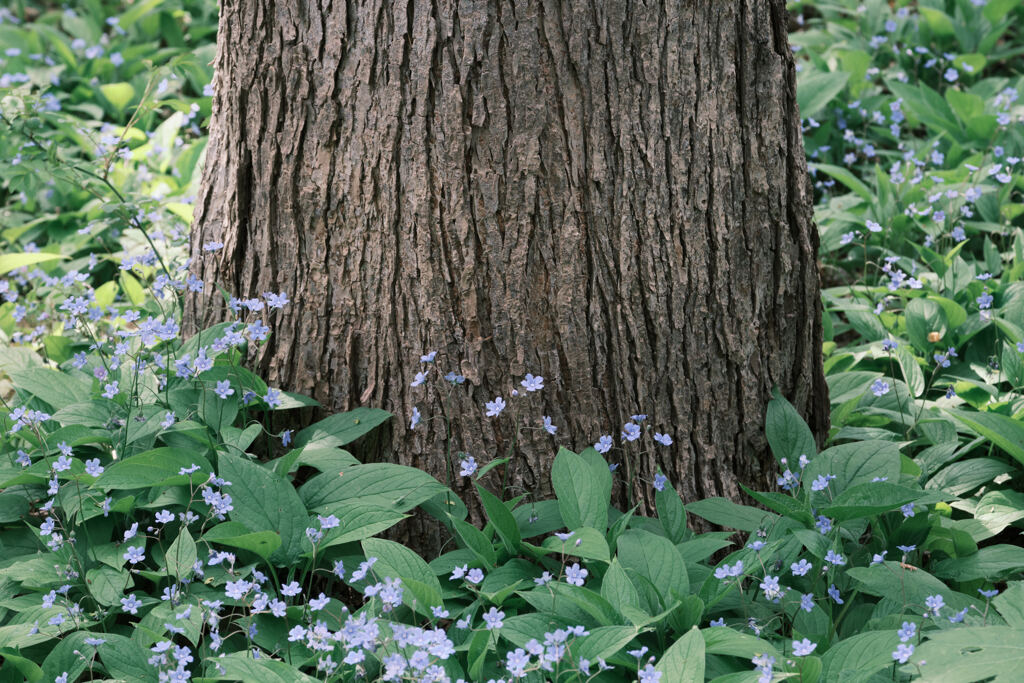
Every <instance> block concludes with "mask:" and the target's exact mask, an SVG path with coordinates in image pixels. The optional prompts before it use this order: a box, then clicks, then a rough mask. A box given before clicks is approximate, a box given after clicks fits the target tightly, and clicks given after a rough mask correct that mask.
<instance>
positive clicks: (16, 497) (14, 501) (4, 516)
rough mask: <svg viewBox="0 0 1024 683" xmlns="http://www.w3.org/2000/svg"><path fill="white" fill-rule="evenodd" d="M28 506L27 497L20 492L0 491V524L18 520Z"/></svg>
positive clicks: (26, 510) (26, 511)
mask: <svg viewBox="0 0 1024 683" xmlns="http://www.w3.org/2000/svg"><path fill="white" fill-rule="evenodd" d="M29 507H30V504H29V501H28V498H26V497H25V496H23V495H22V494H20V493H0V524H6V523H10V522H16V521H18V520H19V519H21V518H22V517H24V516H25V514H26V513H28V510H29Z"/></svg>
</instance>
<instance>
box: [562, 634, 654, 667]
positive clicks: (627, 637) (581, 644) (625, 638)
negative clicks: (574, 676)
mask: <svg viewBox="0 0 1024 683" xmlns="http://www.w3.org/2000/svg"><path fill="white" fill-rule="evenodd" d="M636 635H637V630H636V628H635V627H633V626H598V627H597V628H595V629H591V631H590V635H588V636H583V637H582V638H580V639H578V640H576V641H574V642H573V644H572V645H571V646H570V649H571V650H572V653H573V655H575V656H574V657H573V659H574V661H579V659H580V658H583V659H586V660H588V661H591V662H594V661H597V660H598V659H608V658H610V657H611V656H612V655H614V654H615V653H616V652H618V651H619V650H621V649H622V648H624V647H625V646H626V645H628V644H629V643H630V641H632V640H633V638H635V637H636Z"/></svg>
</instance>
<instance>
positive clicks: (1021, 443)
mask: <svg viewBox="0 0 1024 683" xmlns="http://www.w3.org/2000/svg"><path fill="white" fill-rule="evenodd" d="M946 412H947V413H949V414H950V415H952V416H953V417H955V418H956V419H957V420H959V421H960V422H962V423H963V424H965V425H967V426H968V427H969V428H970V429H971V430H972V431H974V432H975V433H976V434H978V435H979V436H983V437H985V438H986V439H988V440H989V441H991V442H992V443H994V444H995V445H996V446H999V448H1002V449H1003V450H1004V451H1006V453H1007V454H1009V455H1010V456H1011V457H1013V458H1014V459H1016V460H1017V462H1019V463H1021V464H1022V465H1024V425H1021V423H1020V422H1018V421H1017V420H1014V419H1013V418H1010V417H1007V416H1005V415H1000V414H999V413H982V412H971V413H968V412H966V411H961V410H947V411H946Z"/></svg>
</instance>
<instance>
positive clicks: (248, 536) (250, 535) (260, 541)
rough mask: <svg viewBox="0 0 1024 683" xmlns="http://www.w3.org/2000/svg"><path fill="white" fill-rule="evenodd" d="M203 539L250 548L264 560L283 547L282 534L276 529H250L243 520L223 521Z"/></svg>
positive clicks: (240, 548) (239, 547)
mask: <svg viewBox="0 0 1024 683" xmlns="http://www.w3.org/2000/svg"><path fill="white" fill-rule="evenodd" d="M203 540H205V541H206V542H208V543H218V544H220V545H226V546H228V547H229V548H238V549H239V550H248V551H249V552H251V553H255V554H257V555H259V556H260V557H262V558H263V559H264V560H266V559H267V558H269V557H270V556H271V555H272V554H273V553H274V551H275V550H277V549H278V548H279V547H281V535H280V534H278V533H277V532H276V531H250V530H249V527H247V526H245V525H244V524H242V523H241V522H221V523H220V524H218V525H217V526H215V527H213V528H212V529H210V530H209V531H207V532H206V533H205V534H203Z"/></svg>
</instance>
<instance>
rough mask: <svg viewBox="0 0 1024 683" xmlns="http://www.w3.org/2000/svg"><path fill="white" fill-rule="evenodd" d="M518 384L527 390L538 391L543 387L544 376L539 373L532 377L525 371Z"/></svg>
mask: <svg viewBox="0 0 1024 683" xmlns="http://www.w3.org/2000/svg"><path fill="white" fill-rule="evenodd" d="M520 384H521V385H522V386H523V388H524V389H526V390H527V391H540V390H541V389H543V388H544V378H543V377H541V376H540V375H537V376H536V377H534V376H533V375H531V374H530V373H526V379H524V380H523V381H522V382H520Z"/></svg>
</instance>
